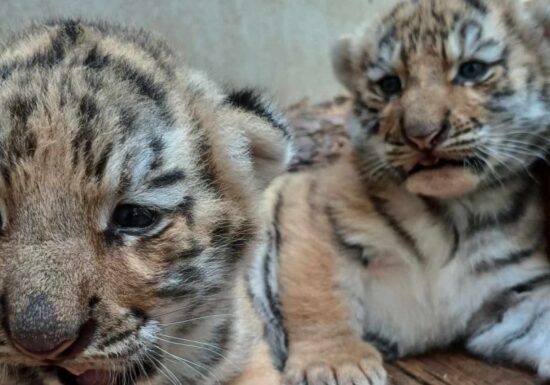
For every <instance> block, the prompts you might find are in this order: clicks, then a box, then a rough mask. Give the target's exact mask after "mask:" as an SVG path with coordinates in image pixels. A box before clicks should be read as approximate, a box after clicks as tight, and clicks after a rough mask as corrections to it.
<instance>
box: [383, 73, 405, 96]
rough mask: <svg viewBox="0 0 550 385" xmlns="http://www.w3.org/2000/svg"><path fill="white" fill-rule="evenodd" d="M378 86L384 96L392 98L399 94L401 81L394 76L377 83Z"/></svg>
mask: <svg viewBox="0 0 550 385" xmlns="http://www.w3.org/2000/svg"><path fill="white" fill-rule="evenodd" d="M378 86H379V87H380V90H382V92H383V93H384V94H385V95H386V96H394V95H397V94H399V93H400V92H401V79H399V77H398V76H395V75H391V76H386V77H384V78H382V79H381V80H380V81H379V82H378Z"/></svg>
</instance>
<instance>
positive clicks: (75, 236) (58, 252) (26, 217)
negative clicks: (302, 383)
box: [0, 21, 288, 385]
mask: <svg viewBox="0 0 550 385" xmlns="http://www.w3.org/2000/svg"><path fill="white" fill-rule="evenodd" d="M174 61H175V60H174V58H173V57H172V54H171V53H170V51H169V50H168V49H167V48H166V47H165V46H164V45H163V44H162V43H161V42H157V41H155V40H151V39H150V38H149V37H148V36H147V35H145V34H144V33H142V32H138V31H131V30H124V29H122V28H118V27H114V26H108V25H103V24H88V23H83V22H79V21H63V22H55V23H51V24H47V25H40V26H36V27H34V28H32V29H30V30H28V31H26V32H24V33H23V34H21V35H19V36H18V37H17V38H14V39H12V40H11V41H9V42H8V44H7V45H6V47H5V48H4V49H3V50H2V51H1V53H0V214H1V233H0V296H1V307H0V315H1V320H2V323H1V324H0V366H2V365H3V366H5V367H6V368H7V371H8V372H12V369H13V368H17V367H24V368H25V369H24V370H23V372H24V373H30V374H28V375H29V376H36V377H32V378H31V379H30V380H29V381H30V383H32V384H41V383H42V382H41V380H42V377H41V375H40V374H39V373H42V372H44V373H47V372H57V373H58V377H59V379H60V380H61V381H62V382H63V383H71V384H72V383H75V381H76V383H79V384H93V385H104V384H118V383H119V382H120V383H122V382H123V381H124V383H128V382H126V381H130V382H131V383H134V382H132V381H137V379H138V378H141V377H143V376H145V378H147V379H149V378H151V377H153V375H154V373H155V371H158V370H159V368H160V370H161V371H162V370H163V369H162V365H165V369H164V371H165V372H166V370H167V369H166V365H169V364H167V363H166V361H165V360H168V361H170V360H171V361H175V360H176V359H175V358H174V357H172V358H170V357H169V356H168V355H167V353H166V352H169V351H170V346H169V344H167V341H168V342H169V340H170V338H171V336H174V333H175V330H176V329H177V331H178V333H180V334H179V335H180V336H185V333H191V334H192V333H195V334H194V338H196V339H199V340H200V338H201V334H200V333H199V332H196V330H198V328H202V329H200V330H203V331H204V330H209V329H208V327H209V325H214V326H212V327H215V328H216V329H215V330H214V332H216V333H218V334H217V335H221V334H220V333H222V332H225V333H226V334H227V333H230V330H231V328H232V326H231V315H232V314H236V313H237V310H236V309H235V308H234V305H235V304H234V303H233V302H232V293H233V291H232V289H233V287H234V286H235V281H236V279H237V277H238V274H240V271H241V270H242V269H243V265H244V264H245V263H246V261H247V259H248V256H249V255H250V253H251V252H252V250H253V249H254V248H255V247H256V245H257V243H258V238H257V232H258V225H257V220H256V200H257V199H256V196H257V195H258V192H259V191H260V190H261V188H262V187H263V186H264V185H265V183H266V182H267V181H268V180H269V179H271V178H272V177H273V176H274V175H275V174H277V173H278V172H280V171H281V170H282V169H283V168H284V165H285V162H286V160H287V159H288V146H287V143H286V141H285V138H286V133H285V132H284V131H285V127H284V125H283V124H282V123H281V122H279V121H277V120H276V117H275V116H274V115H272V114H270V112H269V110H268V108H267V107H265V106H264V105H263V104H261V102H260V101H258V100H256V99H255V97H254V95H252V94H251V93H246V92H245V93H241V94H239V95H237V96H236V97H233V98H228V97H226V96H225V95H224V94H223V93H222V92H221V91H220V90H218V89H217V88H216V87H215V86H213V85H212V84H211V83H209V82H208V81H206V80H205V79H204V78H203V77H202V75H199V74H196V73H194V72H191V71H189V70H187V69H178V68H177V67H176V66H175V64H174ZM248 110H255V111H257V112H258V114H253V113H250V111H248ZM260 115H261V117H260ZM224 314H225V315H228V316H229V317H226V318H219V317H221V316H222V315H224ZM216 316H217V317H218V318H216ZM196 320H202V321H196ZM221 321H223V323H222V322H221ZM205 333H206V332H205ZM212 335H214V334H212V333H211V334H208V333H206V337H208V338H211V337H212ZM222 338H225V339H229V338H230V337H228V336H227V335H222ZM173 341H175V340H172V342H173ZM202 342H205V341H202ZM180 345H181V344H180ZM222 348H224V347H220V349H222ZM181 349H182V348H181V347H180V350H179V351H181ZM190 349H192V347H191V348H190ZM194 349H195V350H196V349H197V347H196V346H195V348H194ZM241 349H243V350H244V347H241ZM188 350H189V349H188ZM221 351H223V349H222V350H221ZM216 359H218V360H219V358H217V357H216ZM163 362H165V363H164V364H163ZM205 365H208V364H205ZM179 367H182V368H184V369H185V366H184V365H183V364H181V363H180V364H179ZM30 368H36V371H35V372H32V371H30ZM182 370H183V369H182ZM186 370H187V371H191V370H192V369H186ZM33 373H34V374H33ZM190 376H191V375H190ZM193 376H195V374H194V373H193ZM180 378H184V377H180ZM132 379H133V380H132ZM3 383H4V382H3ZM17 383H18V384H19V383H21V382H17ZM154 383H155V384H156V383H157V382H154Z"/></svg>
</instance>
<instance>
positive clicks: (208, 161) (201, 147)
mask: <svg viewBox="0 0 550 385" xmlns="http://www.w3.org/2000/svg"><path fill="white" fill-rule="evenodd" d="M195 122H196V124H195V126H194V127H193V130H194V131H195V132H196V134H197V143H196V146H195V147H196V151H197V157H198V159H197V163H196V164H197V166H198V167H199V170H200V178H201V180H202V181H203V182H204V184H205V185H206V187H207V188H209V189H214V190H216V191H217V192H218V193H219V194H223V189H224V187H223V186H221V185H220V183H219V182H218V180H217V168H216V165H215V163H214V156H213V150H212V144H211V143H210V137H209V136H208V133H207V132H206V130H204V129H203V128H202V127H201V124H200V121H198V120H195Z"/></svg>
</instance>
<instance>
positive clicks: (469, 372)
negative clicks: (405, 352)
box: [387, 353, 540, 385]
mask: <svg viewBox="0 0 550 385" xmlns="http://www.w3.org/2000/svg"><path fill="white" fill-rule="evenodd" d="M387 370H388V374H389V379H390V381H389V384H390V385H534V384H540V383H539V382H537V381H536V378H535V375H534V374H533V373H530V372H527V371H523V370H520V369H512V368H506V367H502V366H496V365H490V364H488V363H485V362H483V361H480V360H477V359H475V358H472V357H469V356H466V355H463V354H460V353H438V354H430V355H424V356H419V357H415V358H410V359H407V360H402V361H398V362H396V363H393V364H391V365H387Z"/></svg>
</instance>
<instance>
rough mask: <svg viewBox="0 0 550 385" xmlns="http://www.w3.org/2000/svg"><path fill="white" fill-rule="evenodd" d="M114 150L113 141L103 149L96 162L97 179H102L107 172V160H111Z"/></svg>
mask: <svg viewBox="0 0 550 385" xmlns="http://www.w3.org/2000/svg"><path fill="white" fill-rule="evenodd" d="M112 152H113V143H109V144H108V145H106V146H105V148H103V151H101V155H100V156H99V160H98V161H97V163H96V164H95V170H94V175H95V177H96V179H97V180H101V179H102V178H103V175H104V174H105V167H106V166H107V162H108V161H109V158H110V157H111V153H112Z"/></svg>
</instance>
